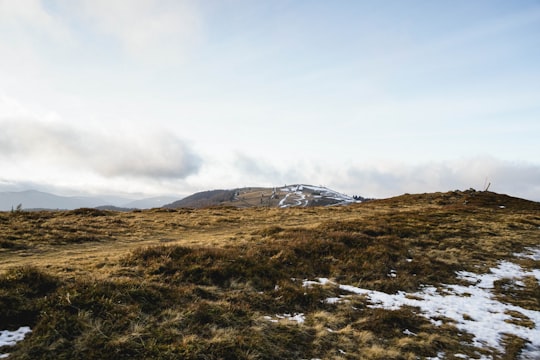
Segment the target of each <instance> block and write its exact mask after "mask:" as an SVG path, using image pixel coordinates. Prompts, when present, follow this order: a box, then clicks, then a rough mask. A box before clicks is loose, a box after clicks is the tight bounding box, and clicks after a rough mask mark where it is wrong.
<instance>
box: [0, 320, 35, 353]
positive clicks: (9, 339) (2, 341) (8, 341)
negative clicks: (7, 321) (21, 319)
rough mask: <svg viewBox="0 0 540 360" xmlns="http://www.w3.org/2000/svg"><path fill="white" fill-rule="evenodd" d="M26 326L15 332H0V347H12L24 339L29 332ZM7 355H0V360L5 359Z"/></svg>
mask: <svg viewBox="0 0 540 360" xmlns="http://www.w3.org/2000/svg"><path fill="white" fill-rule="evenodd" d="M31 331H32V330H30V328H29V327H28V326H22V327H20V328H19V329H17V330H15V331H9V330H1V331H0V346H14V345H15V344H16V343H17V342H19V341H21V340H23V339H24V337H25V336H26V334H28V333H29V332H31ZM8 356H9V354H0V359H4V358H7V357H8Z"/></svg>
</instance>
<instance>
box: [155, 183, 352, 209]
mask: <svg viewBox="0 0 540 360" xmlns="http://www.w3.org/2000/svg"><path fill="white" fill-rule="evenodd" d="M361 200H362V198H353V197H351V196H348V195H344V194H341V193H338V192H337V191H334V190H330V189H328V188H325V187H321V186H313V185H304V184H297V185H289V186H283V187H275V188H262V187H246V188H238V189H232V190H211V191H203V192H198V193H195V194H193V195H190V196H188V197H186V198H184V199H182V200H179V201H175V202H173V203H171V204H167V205H165V206H164V207H166V208H170V209H178V208H203V207H210V206H234V207H239V208H246V207H260V206H264V207H280V208H287V207H296V206H300V207H309V206H329V205H344V204H351V203H354V202H357V201H358V202H359V201H361Z"/></svg>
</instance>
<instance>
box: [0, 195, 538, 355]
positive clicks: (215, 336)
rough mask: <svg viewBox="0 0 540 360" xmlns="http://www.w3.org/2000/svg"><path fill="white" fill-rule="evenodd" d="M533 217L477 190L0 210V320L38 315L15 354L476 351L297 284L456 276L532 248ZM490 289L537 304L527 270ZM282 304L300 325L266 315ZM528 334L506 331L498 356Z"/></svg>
mask: <svg viewBox="0 0 540 360" xmlns="http://www.w3.org/2000/svg"><path fill="white" fill-rule="evenodd" d="M501 206H504V208H502V207H501ZM539 228H540V205H539V204H538V203H531V202H526V201H522V200H518V199H514V198H510V197H506V196H501V195H497V194H493V193H479V192H451V193H444V194H424V195H404V196H402V197H398V198H395V199H389V200H381V201H373V202H368V203H364V204H358V205H351V206H347V207H329V208H288V209H275V208H250V209H239V208H232V207H222V208H207V209H199V210H189V209H181V210H169V209H154V210H148V211H134V212H129V213H119V212H109V211H99V210H92V209H81V210H76V211H67V212H35V213H26V212H17V213H0V274H1V275H0V305H1V306H0V323H3V324H5V325H4V326H7V327H10V328H14V327H17V326H21V325H30V326H32V329H33V332H32V334H31V335H30V336H29V337H28V339H27V340H25V341H23V342H21V343H20V344H19V345H17V347H15V348H13V349H10V350H9V351H10V352H12V353H13V355H12V358H15V359H30V358H51V359H52V358H88V359H90V358H96V359H97V358H115V359H121V358H141V359H143V358H161V359H174V358H185V359H203V358H204V359H218V358H221V359H273V358H284V359H293V358H294V359H298V358H324V359H416V358H424V357H431V356H436V355H437V353H439V352H444V353H445V354H446V356H447V357H448V358H452V356H453V355H454V354H458V353H461V354H466V355H468V356H470V357H471V358H478V357H479V355H478V354H481V353H484V354H488V355H489V354H494V352H493V350H492V349H477V348H474V347H473V346H472V345H471V339H472V337H471V335H470V334H465V333H462V332H460V331H458V330H457V329H456V328H455V327H453V326H451V325H444V326H440V327H437V326H435V325H433V323H431V322H429V321H428V320H426V319H425V318H423V317H421V316H420V315H418V314H417V313H416V310H415V309H413V308H407V307H404V308H401V309H399V310H394V311H389V310H383V309H372V308H369V307H368V306H367V305H368V304H367V302H366V299H364V298H362V297H361V296H355V297H346V298H345V300H344V301H342V302H340V303H339V304H327V303H325V302H324V301H323V300H324V299H326V298H328V297H333V296H340V295H347V294H346V293H344V292H343V291H341V290H340V289H339V288H338V287H337V286H336V285H332V284H328V285H325V286H313V287H304V286H302V279H316V278H318V277H328V278H331V279H332V280H334V281H335V282H337V283H342V284H350V285H355V286H359V287H364V288H369V289H373V290H379V291H385V292H389V293H394V292H396V291H411V292H413V291H417V290H418V289H419V288H420V286H421V285H423V284H431V285H434V286H437V285H440V284H442V283H456V281H457V280H456V278H455V277H456V276H455V271H458V270H468V271H475V272H478V271H487V269H488V268H489V267H491V266H494V265H496V263H497V261H499V260H500V259H506V258H511V257H512V256H513V254H514V253H518V252H522V251H523V250H524V249H525V248H527V247H531V246H538V244H539V238H540V230H539ZM520 264H521V265H522V266H524V267H525V268H528V269H532V268H537V267H538V262H536V261H533V260H526V259H523V260H521V261H520ZM391 271H395V273H396V274H397V275H396V276H395V277H391V276H389V274H390V273H391ZM496 285H497V286H496V293H497V296H498V297H499V298H503V299H504V300H505V301H508V302H511V303H514V304H516V305H519V306H523V307H525V308H528V309H531V310H539V306H540V305H539V304H538V299H539V298H540V296H538V294H539V293H538V291H539V286H538V283H537V282H536V281H534V280H533V279H525V286H523V287H520V288H514V287H510V286H508V284H506V283H505V282H504V281H500V282H498V283H497V284H496ZM285 313H291V314H292V313H303V314H304V315H305V323H303V324H297V323H296V322H294V321H279V322H277V323H274V322H271V321H269V320H268V319H267V318H265V317H266V316H270V317H272V316H275V315H277V314H285ZM513 315H514V318H516V319H517V320H516V321H517V322H519V323H520V324H524V325H526V326H530V321H528V319H526V318H524V317H523V316H520V315H519V314H513ZM405 330H407V331H409V332H412V333H414V334H415V335H414V336H413V335H408V333H407V331H405ZM524 345H525V344H524V342H523V341H521V340H520V339H516V338H515V337H508V338H507V339H506V340H505V346H506V349H507V350H506V354H498V355H497V356H502V358H510V357H511V356H516V354H518V353H519V351H520V349H521V348H522V347H523V346H524ZM509 356H510V357H509Z"/></svg>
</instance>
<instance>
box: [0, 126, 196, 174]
mask: <svg viewBox="0 0 540 360" xmlns="http://www.w3.org/2000/svg"><path fill="white" fill-rule="evenodd" d="M0 126H1V128H2V132H1V133H0V158H1V159H2V160H3V161H6V160H8V161H9V160H11V161H14V162H17V161H23V160H24V159H30V161H32V162H41V163H46V164H47V165H50V166H51V169H55V168H72V169H76V170H79V169H85V170H87V171H90V172H94V173H97V174H99V175H101V176H103V177H142V178H145V177H146V178H153V179H184V178H186V177H187V176H189V175H192V174H194V173H196V172H197V171H198V169H199V167H200V164H201V159H200V157H199V156H197V155H196V154H195V153H194V152H193V151H192V150H191V149H190V148H189V147H188V146H187V145H186V143H184V142H183V141H182V140H181V139H179V138H177V137H175V136H173V135H171V134H166V133H150V134H145V135H141V134H130V133H129V129H126V130H127V131H126V132H125V133H122V134H120V133H107V132H96V131H90V130H85V129H80V128H75V127H72V126H69V125H67V124H63V123H58V122H39V121H32V120H0Z"/></svg>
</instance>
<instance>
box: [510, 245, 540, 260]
mask: <svg viewBox="0 0 540 360" xmlns="http://www.w3.org/2000/svg"><path fill="white" fill-rule="evenodd" d="M514 255H515V256H517V257H520V258H525V259H532V260H535V261H540V248H538V249H535V248H526V249H525V251H524V252H522V253H519V254H514Z"/></svg>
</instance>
